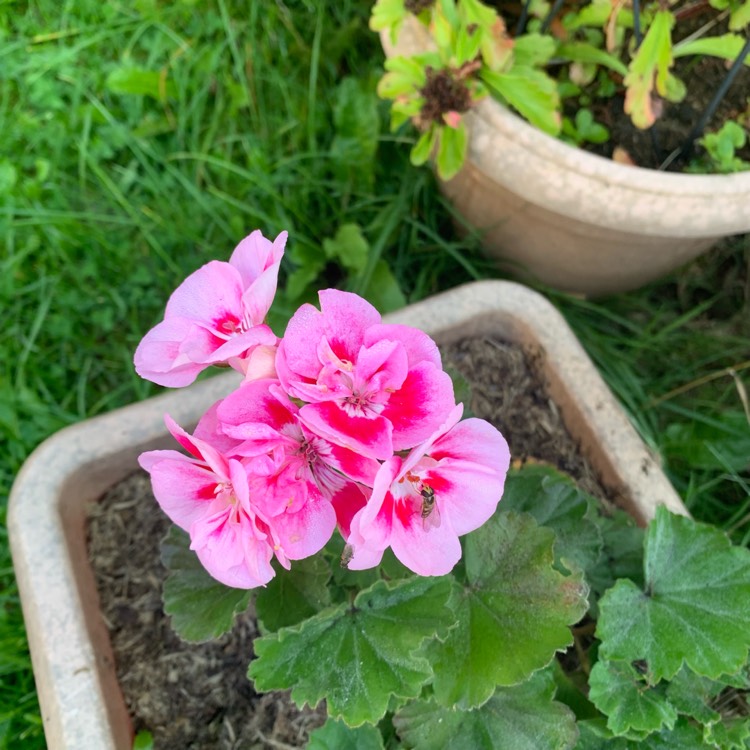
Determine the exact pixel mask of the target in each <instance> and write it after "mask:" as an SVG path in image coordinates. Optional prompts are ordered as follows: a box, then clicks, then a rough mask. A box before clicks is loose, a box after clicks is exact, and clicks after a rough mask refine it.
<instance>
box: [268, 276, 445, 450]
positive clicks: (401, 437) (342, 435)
mask: <svg viewBox="0 0 750 750" xmlns="http://www.w3.org/2000/svg"><path fill="white" fill-rule="evenodd" d="M319 298H320V308H321V309H320V310H317V309H316V308H314V307H313V306H312V305H302V307H300V308H299V310H297V312H296V313H295V314H294V317H292V319H291V320H290V321H289V325H288V326H287V329H286V333H285V334H284V338H283V340H282V342H281V344H280V345H279V350H278V353H277V356H276V370H277V373H278V377H279V379H280V380H281V383H282V385H283V387H284V389H285V390H286V391H287V393H289V395H290V396H292V397H293V398H298V399H301V400H302V401H304V402H307V403H306V404H305V405H304V406H303V407H302V408H301V409H300V412H299V416H300V419H301V421H302V422H303V423H304V424H305V425H306V426H307V427H308V428H309V429H310V430H312V431H313V432H314V433H316V434H317V435H320V436H322V437H325V438H326V439H328V440H330V441H331V442H333V443H336V444H338V445H341V446H344V447H347V448H350V449H352V450H355V451H359V452H361V453H362V454H363V455H366V456H369V457H371V458H376V459H387V458H390V456H391V455H392V454H393V452H394V451H399V450H406V449H409V448H412V447H413V446H415V445H417V444H418V443H420V442H421V441H423V440H425V439H426V438H427V437H428V436H429V435H430V434H431V433H432V432H433V431H434V430H435V429H436V428H437V427H438V426H439V425H440V424H441V423H442V422H443V421H444V420H445V418H446V416H447V415H448V413H449V411H450V410H451V408H452V407H453V406H454V403H455V402H454V397H453V384H452V382H451V379H450V377H449V376H448V375H447V374H446V373H445V372H443V370H442V366H441V362H440V354H439V352H438V349H437V346H436V345H435V342H434V341H432V339H431V338H430V337H429V336H428V335H427V334H426V333H424V332H423V331H420V330H418V329H416V328H410V327H409V326H403V325H386V324H383V323H381V319H380V313H378V311H377V310H376V309H375V308H374V307H373V306H372V305H370V304H369V303H368V302H366V301H365V300H364V299H362V298H361V297H358V296H357V295H356V294H350V293H347V292H340V291H337V290H335V289H327V290H324V291H321V292H320V293H319Z"/></svg>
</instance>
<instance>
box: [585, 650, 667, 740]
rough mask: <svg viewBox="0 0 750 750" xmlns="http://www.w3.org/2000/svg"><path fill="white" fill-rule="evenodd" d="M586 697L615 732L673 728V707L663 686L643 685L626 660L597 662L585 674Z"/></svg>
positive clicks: (652, 730)
mask: <svg viewBox="0 0 750 750" xmlns="http://www.w3.org/2000/svg"><path fill="white" fill-rule="evenodd" d="M589 700H590V701H591V702H592V703H593V704H594V705H595V706H596V707H597V708H598V709H599V710H600V711H601V712H602V713H603V714H605V715H606V716H607V726H608V727H609V729H611V730H612V732H614V733H615V734H617V735H621V734H626V733H627V732H629V731H631V730H635V731H638V732H648V733H651V732H655V731H657V730H660V729H661V728H662V727H664V726H666V727H668V728H669V729H672V727H674V724H675V722H676V721H677V710H676V709H675V707H674V706H673V705H672V704H671V703H670V702H669V701H668V700H667V697H666V686H664V685H657V686H656V687H650V688H649V687H647V686H646V685H645V684H644V683H643V680H642V679H641V677H640V675H639V674H638V672H637V671H636V670H635V669H634V668H633V667H632V666H631V665H630V664H628V663H626V662H606V661H598V662H597V663H596V664H594V666H593V668H592V669H591V674H590V675H589Z"/></svg>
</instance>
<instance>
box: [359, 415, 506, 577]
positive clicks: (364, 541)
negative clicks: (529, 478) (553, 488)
mask: <svg viewBox="0 0 750 750" xmlns="http://www.w3.org/2000/svg"><path fill="white" fill-rule="evenodd" d="M462 412H463V405H461V404H459V405H458V406H456V407H455V408H454V409H453V410H452V411H451V413H450V416H449V418H448V420H447V421H446V422H445V424H443V425H442V426H441V427H440V428H439V429H438V430H437V431H436V432H435V434H434V435H432V436H431V437H430V438H429V439H428V440H427V441H425V443H423V444H422V445H420V446H418V447H416V448H414V450H412V451H411V453H409V455H408V456H407V457H406V458H401V457H399V456H393V457H391V458H390V459H389V460H388V461H386V462H385V463H384V464H383V465H382V466H381V468H380V471H379V472H378V475H377V477H376V478H375V485H374V487H373V490H372V495H371V497H370V499H369V501H368V502H367V505H366V506H365V507H364V508H363V509H362V510H359V511H357V512H356V513H355V515H354V517H353V518H352V521H351V529H350V534H349V537H348V539H347V543H348V544H349V545H350V548H351V552H352V556H351V559H350V561H349V567H350V568H352V569H354V570H362V569H364V568H371V567H374V566H375V565H377V564H378V563H379V562H380V560H381V558H382V556H383V552H384V551H385V549H386V548H387V547H391V549H393V552H394V554H395V555H396V557H397V558H398V559H399V560H400V561H401V562H402V563H403V564H404V565H405V566H406V567H407V568H409V569H410V570H413V571H414V572H415V573H417V574H419V575H434V576H437V575H444V574H446V573H448V572H450V571H451V569H452V568H453V566H454V565H455V564H456V563H457V562H458V560H459V559H460V557H461V544H460V542H459V540H458V537H459V536H462V535H463V534H467V533H468V532H470V531H473V530H474V529H477V528H479V527H480V526H481V525H482V524H483V523H484V522H485V521H487V520H488V519H489V518H490V517H491V516H492V514H493V513H494V512H495V509H496V507H497V504H498V502H499V500H500V497H501V496H502V493H503V487H504V484H505V475H506V473H507V471H508V466H509V464H510V452H509V450H508V445H507V443H506V442H505V438H503V436H502V435H501V434H500V433H499V432H498V431H497V430H496V429H495V428H494V427H493V426H492V425H490V424H489V423H488V422H485V421H484V420H482V419H467V420H465V421H464V422H460V423H459V419H460V418H461V414H462Z"/></svg>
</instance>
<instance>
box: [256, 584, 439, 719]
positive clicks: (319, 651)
mask: <svg viewBox="0 0 750 750" xmlns="http://www.w3.org/2000/svg"><path fill="white" fill-rule="evenodd" d="M450 590H451V584H450V578H448V577H442V578H411V579H406V580H402V581H396V582H392V583H386V582H385V581H378V582H376V583H375V584H374V585H373V586H371V587H370V588H369V589H367V590H365V591H362V592H360V593H359V594H358V595H357V597H356V598H355V599H354V602H353V603H352V604H351V605H349V604H340V605H338V606H336V607H330V608H328V609H326V610H323V611H322V612H320V613H318V614H317V615H315V616H314V617H311V618H309V619H308V620H305V621H304V622H302V623H300V624H299V625H296V626H294V627H291V628H282V629H281V630H279V631H278V632H276V633H274V634H273V635H268V636H264V637H262V638H259V639H257V640H256V641H255V653H256V654H257V658H256V659H255V660H254V661H252V662H251V663H250V668H249V670H248V675H249V677H250V678H251V679H253V680H254V682H255V689H256V690H258V691H260V692H265V691H267V690H277V689H281V690H286V689H288V688H292V700H294V701H295V703H297V705H299V706H301V705H303V704H304V703H308V704H310V705H311V706H315V705H317V703H318V702H319V701H321V700H322V699H323V698H325V699H326V701H327V705H328V714H329V716H332V717H333V718H341V719H343V720H344V721H345V722H346V723H347V724H348V725H349V726H359V725H361V724H363V723H365V722H376V721H378V720H379V719H380V718H381V717H382V716H383V715H384V714H385V712H386V709H387V708H388V704H389V701H390V699H391V696H397V697H399V698H413V697H415V696H417V695H418V694H419V691H420V689H421V687H422V685H424V683H425V682H427V680H429V678H430V676H431V671H430V665H429V663H428V662H427V660H426V659H425V658H424V656H422V655H420V654H419V653H418V649H419V646H420V645H421V643H422V641H423V640H424V639H425V638H431V637H434V636H435V635H439V636H440V637H445V634H446V632H447V628H448V627H450V626H451V625H453V623H454V616H453V614H452V612H451V611H450V609H449V608H448V607H447V599H448V596H449V594H450Z"/></svg>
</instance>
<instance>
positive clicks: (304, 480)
mask: <svg viewBox="0 0 750 750" xmlns="http://www.w3.org/2000/svg"><path fill="white" fill-rule="evenodd" d="M285 242H286V233H282V234H280V235H279V236H278V237H277V238H276V240H275V241H274V242H273V243H272V242H270V241H269V240H267V239H266V238H265V237H263V235H262V234H261V233H260V232H259V231H256V232H253V233H252V234H251V235H250V236H249V237H247V238H246V239H245V240H243V241H242V242H241V243H240V244H239V245H238V247H237V248H236V249H235V251H234V253H233V254H232V256H231V258H230V260H229V262H228V263H223V262H219V261H212V262H211V263H208V264H207V265H205V266H203V267H202V268H200V269H199V270H198V271H196V272H195V273H193V274H192V275H191V276H189V277H188V278H187V279H186V280H185V281H184V282H183V283H182V284H181V285H180V287H179V288H178V289H177V290H176V291H175V292H174V293H173V294H172V296H171V298H170V300H169V303H168V304H167V308H166V313H165V316H164V320H163V321H162V322H161V323H159V324H158V325H157V326H156V327H155V328H153V329H152V330H151V331H150V332H149V333H148V334H147V335H146V336H145V337H144V339H143V340H142V341H141V343H140V345H139V346H138V349H137V351H136V354H135V366H136V369H137V371H138V373H139V374H140V375H141V376H142V377H144V378H146V379H148V380H152V381H154V382H156V383H159V384H161V385H167V386H182V385H187V384H189V383H191V382H192V381H193V380H194V379H195V378H196V376H197V375H198V373H199V372H200V371H201V370H203V369H205V368H206V367H208V366H210V365H217V364H223V365H229V366H231V367H233V368H234V369H236V370H238V371H240V372H241V373H242V374H243V376H244V378H243V381H242V384H241V385H240V386H239V387H238V388H237V390H235V391H234V392H233V393H231V394H230V395H229V396H228V397H227V398H225V399H223V400H222V401H220V402H219V403H217V404H215V405H214V406H213V407H212V408H211V409H210V410H209V411H208V412H207V413H206V414H205V415H204V417H203V418H202V419H201V421H200V423H199V424H198V426H197V428H196V429H195V432H194V434H193V435H192V436H191V435H189V434H188V433H187V432H185V431H184V430H183V429H181V428H180V427H179V426H178V425H177V424H176V423H175V422H174V421H172V419H171V418H169V417H168V416H167V417H166V423H167V427H168V428H169V430H170V432H171V433H172V435H173V436H174V437H175V439H176V440H177V442H178V443H179V444H180V445H181V446H182V448H184V449H185V450H186V451H187V455H185V454H184V453H181V452H178V451H172V450H164V451H149V452H147V453H144V454H143V455H142V456H141V457H140V463H141V466H142V467H143V468H144V469H146V471H148V472H150V474H151V481H152V485H153V489H154V494H155V496H156V499H157V501H158V502H159V504H160V505H161V507H162V509H163V510H164V512H165V513H166V514H167V515H168V516H169V517H170V519H171V520H172V521H174V522H175V523H176V524H177V525H178V526H180V527H181V528H182V529H184V530H185V531H187V532H188V533H189V534H190V539H191V549H193V550H194V551H195V552H196V553H197V555H198V557H199V559H200V560H201V562H202V564H203V565H204V566H205V568H206V570H207V571H208V572H209V573H210V574H211V575H212V576H213V577H214V578H216V579H217V580H219V581H221V582H222V583H225V584H227V585H229V586H234V587H238V588H253V587H255V586H262V585H265V584H266V583H268V581H269V580H271V578H272V577H273V575H274V570H273V567H272V565H271V561H272V559H273V557H274V556H276V558H277V559H278V561H279V563H280V564H281V565H283V566H284V567H286V568H288V567H290V561H291V560H299V559H302V558H304V557H308V556H310V555H313V554H315V553H316V552H318V551H319V550H320V549H322V548H323V547H324V546H325V544H326V543H327V542H328V540H329V539H330V538H331V535H332V534H333V533H334V531H335V529H336V527H338V529H339V531H340V533H341V534H342V535H343V537H344V539H345V540H346V543H347V546H346V548H345V555H344V557H343V558H342V562H343V563H344V564H346V565H348V567H349V568H352V569H356V570H360V569H364V568H370V567H373V566H376V565H378V564H379V562H380V560H381V558H382V556H383V553H384V551H385V550H386V549H387V548H388V547H391V548H392V550H393V552H394V554H395V555H396V557H397V558H398V559H399V560H400V561H401V562H402V563H403V564H404V565H406V566H407V567H408V568H409V569H411V570H413V571H414V572H416V573H418V574H420V575H443V574H445V573H447V572H449V571H450V570H451V569H452V568H453V566H454V565H455V564H456V562H458V560H459V558H460V556H461V546H460V543H459V540H458V537H459V536H461V535H462V534H466V533H468V532H469V531H472V530H474V529H476V528H478V527H479V526H481V525H482V524H483V523H484V522H485V521H486V520H487V519H488V518H490V516H491V515H492V514H493V513H494V511H495V508H496V506H497V503H498V501H499V500H500V497H501V495H502V492H503V484H504V481H505V474H506V472H507V470H508V464H509V460H510V456H509V452H508V446H507V444H506V442H505V439H504V438H503V437H502V435H501V434H500V433H499V432H498V431H497V430H496V429H495V428H494V427H492V426H491V425H490V424H488V423H487V422H485V421H484V420H481V419H467V420H464V421H462V422H460V421H459V420H460V419H461V414H462V411H463V406H462V405H461V404H459V405H456V404H455V400H454V395H453V386H452V383H451V379H450V377H449V376H448V375H447V374H446V373H445V372H444V371H443V369H442V365H441V361H440V354H439V352H438V349H437V346H436V345H435V342H434V341H432V339H431V338H430V337H429V336H427V334H425V333H424V332H422V331H420V330H418V329H415V328H411V327H408V326H403V325H394V324H386V323H383V322H382V321H381V317H380V314H379V313H378V312H377V310H376V309H375V308H374V307H373V306H372V305H370V304H369V303H368V302H366V301H365V300H364V299H362V298H361V297H358V296H357V295H355V294H350V293H347V292H340V291H337V290H335V289H326V290H324V291H321V292H320V293H319V299H320V309H319V310H318V309H317V308H315V307H314V306H312V305H309V304H305V305H302V307H300V308H299V309H298V310H297V312H296V313H295V314H294V316H293V317H292V319H291V320H290V321H289V324H288V326H287V329H286V332H285V333H284V336H283V338H282V339H280V340H279V339H277V338H276V336H274V334H273V332H272V331H271V330H270V328H268V326H267V325H265V323H264V320H265V317H266V314H267V312H268V310H269V308H270V306H271V303H272V301H273V298H274V295H275V292H276V280H277V275H278V270H279V263H280V262H281V256H282V254H283V250H284V245H285Z"/></svg>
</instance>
